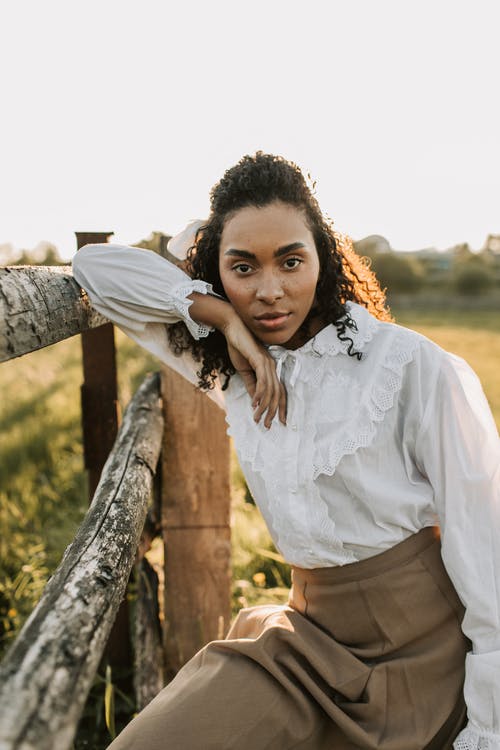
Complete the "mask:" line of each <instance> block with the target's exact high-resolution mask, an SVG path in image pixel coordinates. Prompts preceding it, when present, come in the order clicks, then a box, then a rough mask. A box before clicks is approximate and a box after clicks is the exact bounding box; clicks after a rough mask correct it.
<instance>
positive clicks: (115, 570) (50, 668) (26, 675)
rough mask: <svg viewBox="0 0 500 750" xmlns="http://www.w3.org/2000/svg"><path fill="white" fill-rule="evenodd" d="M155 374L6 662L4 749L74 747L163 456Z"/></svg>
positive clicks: (1, 711) (0, 680) (0, 731)
mask: <svg viewBox="0 0 500 750" xmlns="http://www.w3.org/2000/svg"><path fill="white" fill-rule="evenodd" d="M162 431H163V416H162V410H161V406H160V399H159V383H158V376H157V375H150V376H149V377H148V378H146V380H145V381H144V383H143V384H142V385H141V387H140V388H139V389H138V391H137V392H136V394H135V396H134V398H133V399H132V401H131V402H130V404H129V406H128V408H127V410H126V412H125V415H124V418H123V423H122V425H121V428H120V431H119V434H118V437H117V440H116V443H115V446H114V448H113V451H112V453H111V455H110V456H109V459H108V461H107V463H106V466H105V467H104V471H103V474H102V477H101V481H100V482H99V486H98V488H97V491H96V494H95V497H94V500H93V502H92V505H91V506H90V509H89V511H88V513H87V515H86V517H85V519H84V521H83V523H82V525H81V526H80V528H79V530H78V533H77V535H76V537H75V539H74V541H73V542H72V544H71V545H70V546H69V547H68V548H67V550H66V552H65V553H64V556H63V559H62V561H61V564H60V566H59V567H58V569H57V571H56V572H55V574H54V575H53V576H52V578H51V579H50V580H49V583H48V584H47V586H46V588H45V590H44V593H43V595H42V598H41V600H40V602H39V604H38V605H37V607H36V608H35V609H34V611H33V612H32V614H31V616H30V618H29V619H28V621H27V622H26V624H25V626H24V628H23V629H22V631H21V633H20V635H19V637H18V638H17V640H16V641H15V642H14V644H13V646H12V647H11V649H10V650H9V652H8V653H7V655H6V657H5V659H4V661H3V662H2V664H1V665H0V750H35V748H36V750H67V749H68V748H69V747H70V746H71V742H72V739H73V735H74V732H75V730H76V726H77V722H78V719H79V716H80V713H81V711H82V708H83V705H84V703H85V699H86V697H87V693H88V691H89V689H90V686H91V684H92V680H93V678H94V675H95V672H96V669H97V666H98V663H99V659H100V657H101V654H102V651H103V649H104V645H105V643H106V639H107V638H108V635H109V632H110V629H111V625H112V623H113V620H114V617H115V615H116V611H117V609H118V605H119V603H120V601H121V599H122V597H123V594H124V591H125V587H126V583H127V580H128V576H129V573H130V570H131V568H132V565H133V562H134V558H135V553H136V548H137V544H138V542H139V538H140V535H141V531H142V527H143V524H144V519H145V517H146V510H147V507H148V503H149V501H150V494H151V488H152V482H153V475H154V472H155V467H156V464H157V461H158V456H159V451H160V445H161V435H162Z"/></svg>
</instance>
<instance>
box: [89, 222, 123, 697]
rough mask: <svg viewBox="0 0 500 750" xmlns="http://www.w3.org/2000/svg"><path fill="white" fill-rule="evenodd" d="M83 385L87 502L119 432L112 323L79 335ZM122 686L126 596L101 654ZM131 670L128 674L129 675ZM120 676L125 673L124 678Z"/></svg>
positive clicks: (97, 236)
mask: <svg viewBox="0 0 500 750" xmlns="http://www.w3.org/2000/svg"><path fill="white" fill-rule="evenodd" d="M75 234H76V240H77V247H78V249H80V248H81V247H83V246H84V245H88V244H93V243H104V242H107V241H108V239H109V237H111V235H112V234H113V232H75ZM81 341H82V354H83V384H82V386H81V405H82V429H83V450H84V461H85V468H86V469H87V471H88V495H89V502H91V501H92V498H93V496H94V493H95V489H96V487H97V485H98V483H99V479H100V477H101V471H102V469H103V466H104V464H105V463H106V460H107V458H108V456H109V454H110V452H111V449H112V447H113V443H114V441H115V438H116V435H117V433H118V427H119V423H120V409H119V403H118V388H117V377H116V351H115V338H114V330H113V324H112V323H106V324H105V325H103V326H99V328H95V329H92V330H89V331H84V332H83V333H82V335H81ZM104 658H106V659H107V660H108V661H109V663H110V664H111V667H112V669H113V672H116V673H117V674H118V676H119V679H118V684H119V685H120V687H121V688H122V689H125V690H129V691H130V690H131V686H132V677H131V671H132V668H133V667H132V665H133V659H132V649H131V637H130V626H129V608H128V602H127V599H126V597H125V598H124V599H123V601H122V603H121V606H120V608H119V610H118V614H117V616H116V620H115V623H114V625H113V629H112V631H111V634H110V637H109V640H108V643H107V644H106V651H105V654H104ZM129 673H130V674H129ZM121 675H127V676H126V677H124V679H123V681H122V680H121V679H120V677H121Z"/></svg>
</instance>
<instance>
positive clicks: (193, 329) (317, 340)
mask: <svg viewBox="0 0 500 750" xmlns="http://www.w3.org/2000/svg"><path fill="white" fill-rule="evenodd" d="M73 275H74V278H75V279H76V281H77V282H78V283H79V284H80V285H81V286H82V287H83V288H84V289H85V290H86V292H87V294H88V296H89V298H90V301H91V303H92V305H93V307H94V308H95V309H96V310H98V312H100V313H102V314H103V315H105V316H106V317H107V318H108V319H109V320H111V321H113V323H115V324H116V325H117V326H118V327H119V328H120V329H121V330H123V331H124V332H125V333H126V334H128V335H129V336H130V337H131V338H132V339H134V340H135V341H136V342H138V343H139V344H140V345H141V346H143V347H144V348H145V349H147V350H149V351H150V352H152V353H153V354H155V355H156V356H157V357H158V358H159V359H160V360H161V361H162V362H164V363H166V364H167V365H169V366H170V367H172V368H173V369H175V370H177V371H178V372H180V373H181V374H182V375H184V376H185V377H186V378H187V379H188V380H190V381H191V382H192V383H197V382H198V377H197V375H196V371H197V370H198V369H200V363H198V362H196V361H195V360H194V359H193V358H192V357H191V354H190V353H189V352H185V353H183V354H182V355H181V356H180V357H178V356H176V355H175V354H174V353H173V352H172V350H171V349H170V346H169V343H168V337H167V330H166V326H165V324H171V323H174V322H177V321H179V320H182V321H184V323H185V324H186V325H187V327H188V329H189V331H190V333H191V335H192V336H193V337H194V338H196V339H198V338H200V337H202V336H207V335H208V334H209V333H210V331H211V330H212V329H211V328H209V327H207V326H205V325H201V324H198V323H196V322H195V321H193V320H192V319H191V318H190V316H189V312H188V310H189V305H190V304H191V300H190V299H187V297H188V295H189V294H191V293H192V292H193V291H196V292H201V293H211V294H213V290H212V287H211V285H210V284H208V283H207V282H204V281H200V280H192V279H191V278H190V277H189V276H187V274H185V273H184V272H183V271H182V270H181V269H179V268H178V267H177V266H175V265H173V264H172V263H170V262H169V261H168V260H166V259H165V258H162V257H161V256H160V255H157V254H156V253H153V252H151V251H149V250H139V249H136V248H131V247H126V246H120V245H108V244H106V245H87V246H85V247H84V248H82V249H81V250H80V251H79V252H78V253H77V255H76V257H75V258H74V260H73ZM347 308H348V310H349V313H350V315H351V317H352V318H353V319H354V320H355V322H356V324H357V329H358V330H357V331H348V335H349V336H350V337H351V338H352V339H353V342H354V349H355V351H359V352H362V353H363V356H362V359H361V360H358V359H357V357H352V356H349V355H348V354H347V351H346V350H347V346H348V343H347V344H346V343H345V342H342V341H340V340H339V339H338V337H337V329H336V328H335V326H334V325H333V324H330V325H327V326H326V327H325V328H323V329H322V330H321V331H320V332H319V333H318V334H316V336H315V337H314V338H313V339H310V340H309V341H308V342H307V343H306V344H304V345H303V346H302V347H300V348H299V349H295V350H288V349H285V348H284V347H281V346H269V347H268V351H269V352H270V354H271V356H272V357H273V359H274V360H275V361H276V366H277V371H278V376H279V377H280V378H281V380H282V381H283V383H284V384H285V387H286V390H287V396H288V406H287V425H286V426H284V425H282V424H281V422H280V421H279V420H278V418H277V417H275V419H274V420H273V423H272V426H271V428H270V429H269V430H266V428H265V427H264V426H263V424H262V422H263V420H261V423H259V424H256V423H255V422H254V420H253V410H252V408H251V399H250V397H249V395H248V394H247V391H246V389H245V387H244V385H243V381H242V380H241V378H240V377H239V375H237V374H236V375H233V376H232V377H231V379H230V383H229V386H228V388H227V390H226V391H224V392H223V391H222V390H221V387H220V383H219V382H218V383H217V387H216V388H215V389H214V390H213V391H210V392H208V396H209V397H210V398H212V399H213V400H215V401H216V402H217V403H218V404H219V406H221V407H222V408H224V409H225V411H226V421H227V423H228V425H229V427H228V433H229V434H230V435H232V437H233V439H234V445H235V448H236V451H237V453H238V457H239V460H240V464H241V467H242V470H243V473H244V475H245V478H246V480H247V483H248V486H249V488H250V490H251V492H252V495H253V497H254V499H255V502H256V503H257V505H258V507H259V508H260V510H261V512H262V515H263V517H264V519H265V521H266V523H267V526H268V528H269V531H270V534H271V536H272V538H273V540H274V542H275V544H276V547H277V548H278V549H279V550H280V551H281V553H282V554H283V556H284V557H285V559H286V560H287V561H288V562H289V563H292V564H294V565H298V566H300V567H304V568H312V567H323V566H332V565H344V564H345V563H351V562H355V561H357V560H361V559H364V558H367V557H370V556H372V555H375V554H377V553H379V552H381V551H383V550H385V549H389V548H390V547H392V546H393V545H395V544H397V543H398V542H401V541H402V540H403V539H406V538H407V537H409V536H410V535H411V534H414V533H416V532H417V531H419V530H420V529H422V528H423V527H424V526H431V525H436V524H439V525H440V527H441V541H442V557H443V561H444V565H445V567H446V570H447V572H448V574H449V576H450V578H451V580H452V581H453V584H454V586H455V588H456V590H457V593H458V595H459V597H460V599H461V601H462V602H463V604H464V605H465V607H466V612H465V617H464V620H463V623H462V629H463V631H464V633H465V634H466V635H467V636H468V638H470V640H471V641H472V645H473V648H472V651H471V652H470V653H469V654H468V655H467V658H466V679H465V688H464V691H465V699H466V702H467V707H468V717H469V723H468V726H467V728H466V729H465V730H463V731H462V732H461V733H460V735H459V737H458V738H457V739H456V740H455V743H454V748H455V749H456V750H500V439H499V436H498V431H497V429H496V426H495V423H494V420H493V416H492V414H491V411H490V408H489V406H488V402H487V400H486V397H485V395H484V393H483V390H482V388H481V384H480V382H479V380H478V378H477V376H476V375H475V373H474V372H473V370H472V369H471V368H470V367H469V365H468V364H467V363H466V362H465V361H464V360H463V359H461V358H460V357H457V356H455V355H454V354H450V353H449V352H446V351H444V350H443V349H441V348H440V347H439V346H438V345H437V344H435V343H434V342H432V341H430V340H429V339H428V338H426V337H425V336H422V335H421V334H418V333H416V332H414V331H412V330H410V329H407V328H403V327H402V326H399V325H396V324H394V323H387V322H382V321H378V320H377V319H376V318H374V317H373V316H372V315H371V314H370V313H369V312H368V311H367V310H366V308H364V307H363V306H361V305H359V304H356V303H353V302H348V303H347Z"/></svg>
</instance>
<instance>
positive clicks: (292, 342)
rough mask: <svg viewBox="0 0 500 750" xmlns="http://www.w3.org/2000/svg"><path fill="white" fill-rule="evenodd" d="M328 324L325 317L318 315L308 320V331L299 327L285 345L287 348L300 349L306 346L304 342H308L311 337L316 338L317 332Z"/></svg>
mask: <svg viewBox="0 0 500 750" xmlns="http://www.w3.org/2000/svg"><path fill="white" fill-rule="evenodd" d="M327 325H328V323H326V322H325V321H324V320H323V318H321V317H320V316H319V315H317V316H315V317H313V318H311V319H310V320H308V322H307V330H306V331H303V330H301V328H299V330H298V331H296V332H295V333H294V334H293V336H292V337H291V338H290V339H288V341H287V342H286V343H284V344H283V346H284V347H285V349H298V348H299V347H301V346H304V344H306V343H307V342H308V341H309V340H310V339H312V338H314V337H315V336H316V334H317V333H319V332H320V331H321V330H322V329H323V328H325V326H327Z"/></svg>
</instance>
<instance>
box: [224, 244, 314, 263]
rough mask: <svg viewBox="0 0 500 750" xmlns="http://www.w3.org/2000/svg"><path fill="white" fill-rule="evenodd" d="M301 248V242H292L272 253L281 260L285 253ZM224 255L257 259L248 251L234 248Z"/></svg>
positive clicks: (303, 246)
mask: <svg viewBox="0 0 500 750" xmlns="http://www.w3.org/2000/svg"><path fill="white" fill-rule="evenodd" d="M303 248H305V245H304V243H303V242H292V243H290V245H283V247H279V248H278V249H277V250H275V251H274V253H273V257H274V258H281V256H282V255H286V254H287V253H291V252H293V251H294V250H301V249H303ZM224 255H238V256H239V257H240V258H247V259H249V260H256V258H257V256H256V255H255V253H251V252H249V251H248V250H237V249H236V248H234V247H232V248H231V249H230V250H226V252H225V253H224Z"/></svg>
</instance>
